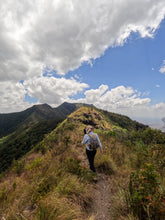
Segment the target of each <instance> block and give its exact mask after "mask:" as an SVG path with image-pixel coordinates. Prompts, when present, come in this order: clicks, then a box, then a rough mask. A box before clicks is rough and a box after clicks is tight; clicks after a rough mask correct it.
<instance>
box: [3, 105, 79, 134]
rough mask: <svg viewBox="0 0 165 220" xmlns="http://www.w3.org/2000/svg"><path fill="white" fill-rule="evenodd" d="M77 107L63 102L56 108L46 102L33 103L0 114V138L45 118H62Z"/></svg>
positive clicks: (45, 119)
mask: <svg viewBox="0 0 165 220" xmlns="http://www.w3.org/2000/svg"><path fill="white" fill-rule="evenodd" d="M76 108H77V105H76V104H70V103H66V102H65V103H63V104H62V105H60V106H59V107H57V108H52V107H51V106H49V105H48V104H42V105H34V106H32V107H31V108H28V109H26V110H24V111H21V112H16V113H8V114H0V138H1V137H3V136H6V135H8V134H10V133H12V132H13V131H15V130H16V129H18V128H19V127H25V125H28V124H29V123H30V124H33V123H36V122H41V121H47V120H63V119H64V118H65V117H66V116H67V115H69V114H70V113H71V112H73V111H74V110H75V109H76Z"/></svg>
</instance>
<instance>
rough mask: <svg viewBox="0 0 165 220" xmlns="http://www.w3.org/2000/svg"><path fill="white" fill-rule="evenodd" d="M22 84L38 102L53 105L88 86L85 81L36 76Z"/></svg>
mask: <svg viewBox="0 0 165 220" xmlns="http://www.w3.org/2000/svg"><path fill="white" fill-rule="evenodd" d="M23 85H24V87H25V88H26V91H27V93H28V95H29V96H31V97H35V98H37V99H38V102H39V103H48V104H50V105H53V106H54V105H55V106H57V105H59V104H61V103H63V102H64V101H68V100H69V97H71V96H73V95H76V94H77V93H78V92H82V91H83V90H84V89H86V88H88V85H87V84H86V83H80V82H78V81H76V80H75V79H73V78H71V79H65V78H64V77H62V78H54V77H38V78H35V79H34V78H33V79H29V80H26V81H24V83H23Z"/></svg>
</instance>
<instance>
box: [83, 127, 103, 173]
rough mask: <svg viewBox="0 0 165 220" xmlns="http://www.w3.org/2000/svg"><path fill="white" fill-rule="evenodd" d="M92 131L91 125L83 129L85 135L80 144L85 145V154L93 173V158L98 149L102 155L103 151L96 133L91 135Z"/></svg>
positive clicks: (94, 170)
mask: <svg viewBox="0 0 165 220" xmlns="http://www.w3.org/2000/svg"><path fill="white" fill-rule="evenodd" d="M92 130H93V127H92V126H91V125H88V126H87V128H86V129H84V133H85V135H84V138H83V141H82V144H86V154H87V157H88V161H89V166H90V169H91V170H92V171H93V172H96V169H95V166H94V158H95V155H96V152H97V148H98V147H99V148H100V153H103V149H102V145H101V142H100V140H99V137H98V135H97V134H96V133H93V132H92Z"/></svg>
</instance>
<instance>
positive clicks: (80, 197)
mask: <svg viewBox="0 0 165 220" xmlns="http://www.w3.org/2000/svg"><path fill="white" fill-rule="evenodd" d="M72 107H74V106H72ZM72 107H71V108H72ZM57 123H58V122H57ZM57 123H52V124H54V125H55V124H56V125H55V127H56V128H55V129H54V130H52V129H53V127H51V126H50V125H51V123H50V124H49V125H48V124H45V123H44V122H43V124H42V123H41V124H37V123H36V124H33V125H32V126H30V127H28V129H24V130H22V132H18V133H15V135H14V134H13V136H12V135H11V136H9V137H8V138H4V139H2V140H1V144H2V143H3V144H5V143H9V141H11V142H10V143H12V144H13V146H14V147H13V148H12V147H10V146H9V145H6V147H4V146H5V145H3V146H2V145H0V151H1V150H2V149H3V150H4V151H3V152H6V154H3V155H6V158H8V157H9V156H10V154H11V162H10V163H11V164H12V166H11V169H9V171H8V172H6V173H5V174H4V176H2V177H1V180H0V218H2V217H4V218H5V219H7V220H10V219H31V220H38V219H41V220H42V219H43V220H45V219H48V220H49V219H50V220H55V219H60V220H66V219H84V220H90V219H94V215H93V213H92V214H91V212H90V208H91V205H92V199H93V196H94V195H93V190H94V189H95V186H96V185H95V184H96V183H95V178H96V177H97V175H96V174H93V173H91V172H90V171H89V169H88V167H87V165H86V164H85V163H84V160H85V159H86V155H85V149H84V146H82V145H81V141H82V138H83V135H84V134H83V129H84V128H85V127H86V125H87V124H91V125H93V126H94V128H95V130H94V131H95V132H97V133H98V135H99V138H100V140H101V143H102V145H103V149H104V154H103V155H101V154H99V153H97V155H96V160H95V166H96V170H97V172H99V174H101V175H104V176H106V177H107V178H108V180H109V183H110V184H111V188H112V193H111V194H110V195H109V196H110V197H111V198H112V200H111V209H110V216H109V218H110V219H113V220H118V219H121V220H163V219H165V172H164V171H165V134H164V133H162V132H161V131H160V130H155V129H151V128H149V127H147V126H145V125H142V124H140V123H138V122H135V121H132V120H131V119H129V118H128V117H125V116H121V115H118V114H114V113H108V112H106V111H100V110H98V109H96V108H95V107H89V106H88V107H81V108H79V109H77V110H76V111H75V112H73V113H72V114H70V115H69V116H68V117H67V118H66V119H65V120H64V121H63V122H61V123H60V124H58V126H57ZM27 134H28V136H29V137H30V138H29V139H26V137H27V136H26V135H27ZM45 134H47V135H45ZM41 137H42V138H41ZM39 138H41V139H39ZM27 140H30V141H29V142H30V145H28V141H27ZM35 140H36V141H35ZM12 141H13V142H12ZM17 143H19V144H18V145H17ZM24 143H25V144H24ZM20 145H21V146H24V147H23V148H20V147H19V146H20ZM6 148H10V149H13V151H12V150H11V151H10V153H9V150H7V149H6ZM27 148H28V150H27V151H26V149H27ZM29 150H30V151H29ZM1 152H2V151H1ZM21 152H22V153H21ZM26 152H28V154H25V153H26ZM13 155H14V156H13ZM17 155H18V156H17ZM21 155H24V156H23V157H21ZM1 158H2V159H3V157H1ZM14 158H15V159H14ZM18 158H19V159H18ZM13 159H14V160H13ZM5 160H6V159H4V161H5ZM6 161H7V160H6ZM0 163H1V161H0ZM107 219H108V218H107Z"/></svg>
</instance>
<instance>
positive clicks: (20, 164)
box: [13, 158, 26, 175]
mask: <svg viewBox="0 0 165 220" xmlns="http://www.w3.org/2000/svg"><path fill="white" fill-rule="evenodd" d="M25 162H26V161H25V158H22V159H21V160H14V161H13V170H14V171H15V172H16V173H17V174H18V175H20V174H21V173H22V171H23V170H24V167H25Z"/></svg>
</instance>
